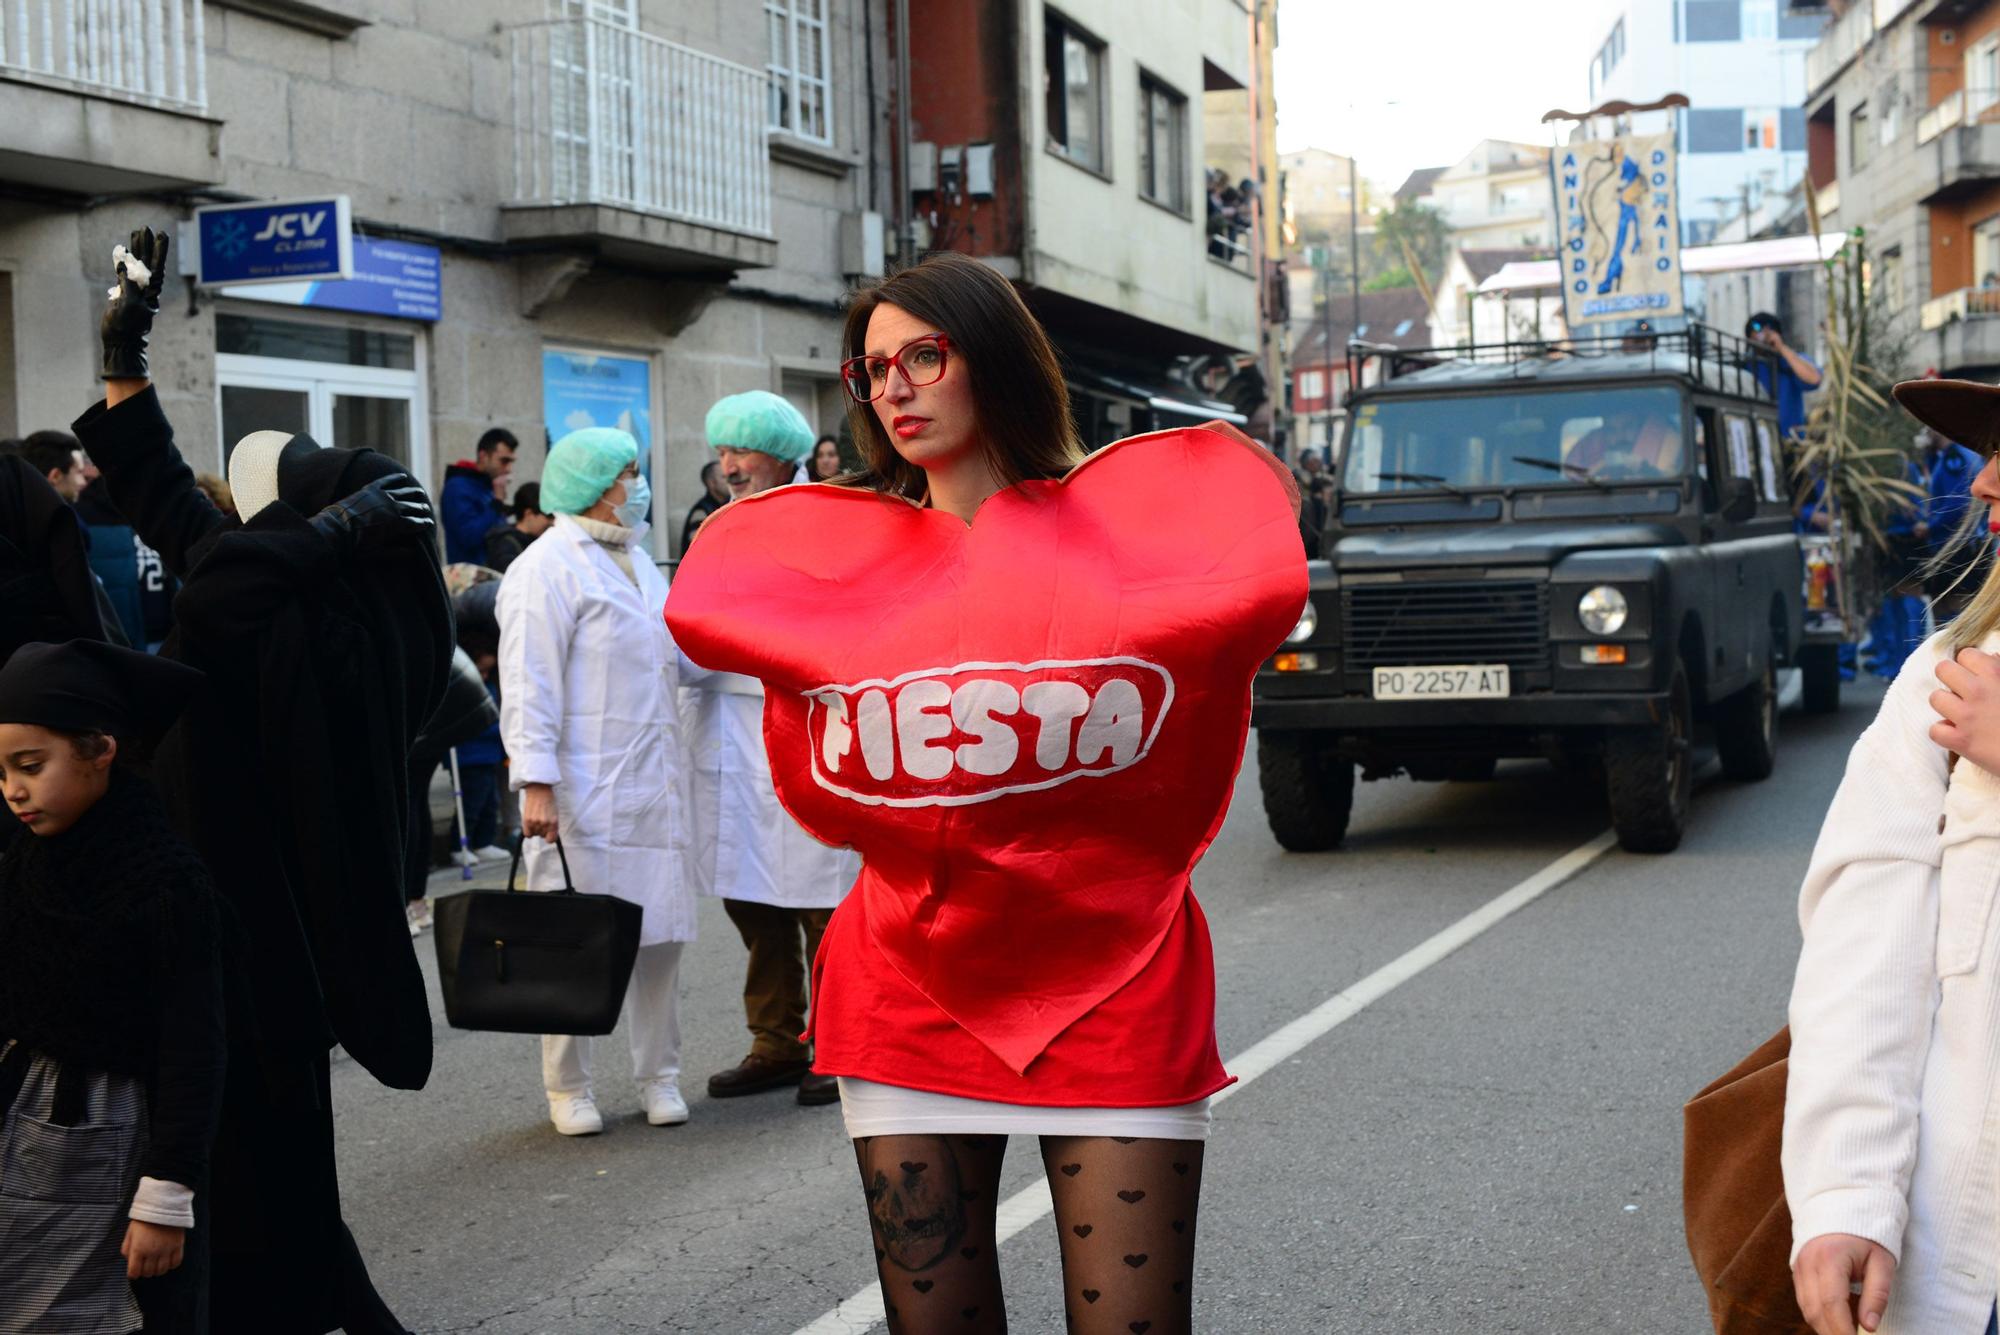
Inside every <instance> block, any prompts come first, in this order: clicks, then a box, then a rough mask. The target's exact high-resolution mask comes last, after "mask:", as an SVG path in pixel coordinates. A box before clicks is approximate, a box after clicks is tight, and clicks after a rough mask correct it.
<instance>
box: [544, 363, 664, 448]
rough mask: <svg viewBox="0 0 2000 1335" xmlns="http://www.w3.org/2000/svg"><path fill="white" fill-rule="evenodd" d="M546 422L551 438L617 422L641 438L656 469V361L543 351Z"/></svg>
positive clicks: (559, 437) (618, 426) (635, 436)
mask: <svg viewBox="0 0 2000 1335" xmlns="http://www.w3.org/2000/svg"><path fill="white" fill-rule="evenodd" d="M542 420H543V422H544V424H545V425H546V427H547V429H548V433H549V439H550V441H558V440H561V439H562V438H563V437H564V436H567V435H568V434H569V433H570V432H572V431H578V430H581V429H582V428H584V427H587V426H615V427H617V428H618V429H619V430H620V431H628V432H630V433H631V434H632V438H633V439H634V440H636V441H638V442H639V466H640V467H641V468H643V469H645V470H646V471H647V473H648V474H650V473H651V472H652V460H653V364H652V363H651V362H650V361H648V360H647V359H646V358H644V357H614V356H611V355H610V354H608V353H601V352H586V351H583V350H582V349H576V348H550V347H545V348H543V349H542Z"/></svg>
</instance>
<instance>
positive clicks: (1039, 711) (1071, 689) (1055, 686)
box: [1021, 681, 1090, 773]
mask: <svg viewBox="0 0 2000 1335" xmlns="http://www.w3.org/2000/svg"><path fill="white" fill-rule="evenodd" d="M1021 708H1022V709H1023V710H1025V711H1027V712H1028V713H1030V714H1032V715H1034V716H1035V717H1036V718H1037V719H1039V720H1040V721H1041V725H1042V726H1041V731H1040V732H1039V733H1038V734H1037V735H1036V737H1035V763H1036V764H1037V765H1040V766H1041V767H1042V768H1043V769H1045V770H1048V771H1049V772H1050V773H1054V772H1055V771H1056V770H1059V769H1061V768H1062V767H1063V766H1064V765H1067V764H1068V763H1069V734H1070V724H1072V723H1074V722H1076V720H1077V719H1079V718H1081V717H1083V714H1084V711H1086V710H1088V709H1089V708H1090V692H1089V691H1086V690H1084V689H1083V687H1081V686H1079V685H1077V684H1076V683H1075V682H1073V681H1038V682H1036V683H1035V684H1034V685H1032V686H1030V687H1028V689H1027V690H1025V691H1022V692H1021Z"/></svg>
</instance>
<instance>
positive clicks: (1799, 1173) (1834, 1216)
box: [1784, 636, 2000, 1335]
mask: <svg viewBox="0 0 2000 1335" xmlns="http://www.w3.org/2000/svg"><path fill="white" fill-rule="evenodd" d="M1982 647H1984V648H1986V649H1987V650H1988V652H1994V651H1997V650H2000V636H1995V637H1993V638H1991V639H1989V640H1988V641H1987V643H1986V644H1985V645H1984V646H1982ZM1942 654H1943V641H1942V639H1941V638H1939V639H1933V640H1932V641H1931V642H1930V643H1929V644H1927V645H1925V646H1924V648H1923V649H1922V650H1920V651H1919V652H1917V653H1915V654H1912V655H1911V656H1910V659H1909V662H1908V663H1907V664H1906V665H1905V666H1904V669H1903V671H1902V673H1901V675H1900V676H1898V678H1897V679H1896V682H1895V684H1894V685H1893V686H1892V687H1891V688H1890V690H1889V694H1888V697H1887V698H1886V699H1885V700H1884V701H1883V704H1882V710H1881V713H1880V714H1879V715H1878V716H1877V717H1876V719H1875V722H1874V723H1873V724H1871V725H1870V726H1869V728H1868V730H1867V731H1866V732H1865V733H1863V734H1862V736H1861V739H1860V740H1859V741H1858V742H1856V743H1855V746H1854V750H1853V753H1852V754H1851V755H1850V756H1849V758H1848V763H1847V776H1846V778H1845V779H1844V780H1843V781H1842V783H1841V786H1840V791H1839V793H1838V794H1837V795H1836V796H1835V797H1834V800H1833V806H1832V808H1831V809H1830V810H1829V811H1828V812H1827V817H1826V824H1825V826H1824V828H1823V829H1822V830H1821V831H1820V838H1819V844H1818V847H1817V848H1816V849H1815V850H1814V853H1813V859H1812V866H1811V868H1810V869H1809V870H1808V872H1807V874H1806V881H1805V886H1804V889H1803V891H1802V892H1801V894H1800V898H1799V920H1800V924H1801V926H1802V927H1803V928H1804V931H1805V945H1804V948H1803V950H1802V951H1801V952H1800V955H1799V968H1798V975H1797V978H1796V980H1795V981H1794V983H1793V987H1792V1002H1791V1023H1792V1053H1791V1062H1790V1081H1789V1084H1788V1086H1787V1091H1786V1103H1785V1139H1784V1170H1785V1195H1786V1198H1787V1200H1788V1202H1789V1204H1790V1206H1791V1211H1792V1238H1793V1243H1792V1255H1793V1258H1794V1259H1797V1255H1798V1249H1799V1248H1800V1247H1801V1246H1803V1245H1804V1244H1805V1242H1806V1241H1808V1240H1809V1239H1811V1238H1815V1237H1818V1236H1820V1235H1822V1234H1826V1233H1852V1234H1856V1235H1858V1236H1860V1237H1864V1238H1869V1239H1872V1240H1873V1241H1875V1242H1879V1243H1881V1244H1882V1245H1883V1246H1884V1247H1886V1248H1888V1249H1889V1250H1890V1251H1891V1252H1892V1253H1894V1254H1895V1255H1896V1257H1897V1261H1898V1265H1897V1271H1896V1279H1895V1288H1894V1292H1893V1294H1892V1296H1891V1298H1890V1302H1889V1308H1888V1312H1887V1314H1886V1316H1885V1318H1884V1321H1883V1325H1882V1331H1883V1335H1957V1333H1958V1332H1963V1333H1964V1335H1981V1332H1983V1331H1984V1329H1985V1323H1986V1319H1987V1316H1988V1314H1989V1313H1990V1312H1991V1311H1992V1309H1993V1303H1994V1295H1995V1290H1996V1262H2000V1107H1996V1104H1995V1102H1994V1093H1995V1077H1996V1075H2000V1062H1997V1061H1996V1056H2000V932H1996V931H1994V930H1992V929H1991V925H1990V921H1989V920H1990V919H1991V918H1992V916H1993V913H1992V910H1993V905H1994V901H1995V899H1996V897H2000V779H1996V778H1995V777H1994V776H1993V775H1991V774H1988V773H1986V772H1985V771H1983V770H1981V769H1980V768H1979V767H1978V766H1976V765H1974V764H1972V763H1971V762H1970V761H1966V760H1961V761H1960V762H1959V763H1958V766H1957V768H1956V770H1949V768H1948V758H1947V756H1946V754H1945V752H1944V751H1943V750H1941V749H1940V748H1939V747H1938V746H1937V745H1936V744H1935V743H1933V742H1932V741H1931V740H1930V738H1929V735H1928V734H1929V730H1930V727H1931V725H1932V724H1933V723H1935V722H1936V721H1937V715H1936V713H1935V712H1933V711H1932V709H1931V707H1930V695H1931V693H1932V692H1933V691H1935V690H1936V689H1937V688H1938V683H1937V680H1936V668H1937V663H1938V661H1939V659H1940V657H1941V656H1942Z"/></svg>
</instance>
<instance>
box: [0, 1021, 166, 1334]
mask: <svg viewBox="0 0 2000 1335" xmlns="http://www.w3.org/2000/svg"><path fill="white" fill-rule="evenodd" d="M16 1080H18V1081H19V1082H20V1083H19V1087H18V1089H15V1081H16ZM10 1089H13V1090H14V1093H13V1096H12V1098H11V1100H10V1099H9V1098H8V1097H7V1094H8V1091H9V1090H10ZM0 1108H4V1109H5V1112H4V1115H0V1256H4V1257H6V1258H7V1263H6V1264H5V1265H4V1266H0V1335H40V1333H42V1332H48V1331H61V1332H63V1335H129V1332H131V1331H135V1330H138V1329H139V1328H140V1327H141V1326H142V1325H144V1320H143V1318H142V1317H141V1315H140V1312H139V1303H138V1300H137V1299H136V1298H135V1297H133V1294H132V1285H131V1282H130V1281H129V1280H127V1279H126V1278H125V1258H124V1257H123V1256H121V1255H119V1253H118V1248H119V1246H120V1244H122V1243H123V1242H124V1240H125V1227H126V1211H127V1210H129V1209H130V1208H131V1205H132V1194H133V1192H134V1191H135V1190H136V1189H137V1187H138V1183H139V1160H140V1156H141V1155H142V1154H143V1153H144V1152H145V1142H146V1090H145V1086H144V1085H142V1084H141V1083H140V1082H139V1081H138V1080H136V1079H133V1078H132V1077H130V1076H119V1075H109V1074H106V1073H104V1072H101V1071H93V1072H78V1071H74V1070H72V1071H68V1072H65V1071H64V1070H63V1068H62V1067H61V1066H59V1065H58V1064H57V1063H56V1062H55V1061H54V1059H52V1058H49V1057H44V1056H41V1055H39V1054H32V1053H29V1052H28V1051H27V1050H26V1049H24V1048H21V1047H20V1046H19V1045H17V1044H14V1043H11V1042H9V1043H6V1044H5V1045H4V1047H0Z"/></svg>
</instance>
